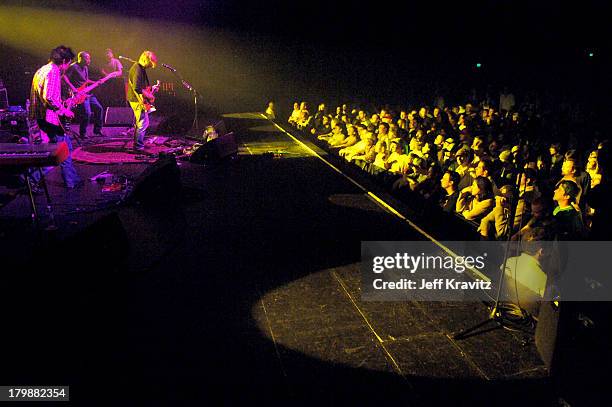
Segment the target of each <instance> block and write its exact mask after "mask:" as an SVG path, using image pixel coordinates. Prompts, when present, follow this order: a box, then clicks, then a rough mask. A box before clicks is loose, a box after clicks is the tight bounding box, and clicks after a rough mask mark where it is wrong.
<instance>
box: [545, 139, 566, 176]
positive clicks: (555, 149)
mask: <svg viewBox="0 0 612 407" xmlns="http://www.w3.org/2000/svg"><path fill="white" fill-rule="evenodd" d="M548 152H549V153H550V159H549V160H548V163H549V165H548V168H549V172H550V176H551V177H552V178H555V179H556V178H558V177H559V176H560V175H561V165H563V154H561V145H560V144H559V143H553V144H551V145H550V147H549V148H548Z"/></svg>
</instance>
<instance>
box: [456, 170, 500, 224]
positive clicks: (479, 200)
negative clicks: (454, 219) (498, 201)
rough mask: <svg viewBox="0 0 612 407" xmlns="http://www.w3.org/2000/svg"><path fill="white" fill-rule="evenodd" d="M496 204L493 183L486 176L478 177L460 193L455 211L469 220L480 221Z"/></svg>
mask: <svg viewBox="0 0 612 407" xmlns="http://www.w3.org/2000/svg"><path fill="white" fill-rule="evenodd" d="M494 204H495V200H494V195H493V184H491V181H489V179H487V178H485V177H477V178H476V179H475V180H474V183H473V184H472V185H470V186H469V187H466V188H464V189H463V190H462V191H461V192H460V193H459V197H458V198H457V205H456V207H455V212H457V213H458V214H460V215H462V216H463V217H464V218H465V219H467V220H474V221H478V220H480V219H482V218H483V217H484V216H485V215H487V214H488V213H489V211H490V210H491V209H492V208H493V205H494Z"/></svg>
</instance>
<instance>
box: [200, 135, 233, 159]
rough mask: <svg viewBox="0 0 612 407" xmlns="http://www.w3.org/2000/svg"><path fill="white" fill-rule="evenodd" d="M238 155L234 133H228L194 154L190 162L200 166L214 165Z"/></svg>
mask: <svg viewBox="0 0 612 407" xmlns="http://www.w3.org/2000/svg"><path fill="white" fill-rule="evenodd" d="M237 153H238V144H237V143H236V137H235V136H234V133H228V134H225V135H223V136H220V137H219V138H216V139H214V140H211V141H209V142H208V143H205V144H203V145H202V146H201V147H200V148H198V149H197V150H196V151H194V152H193V154H192V155H191V159H190V161H191V162H193V163H199V164H214V163H218V162H220V161H221V160H223V159H224V158H227V157H231V156H232V155H235V154H237Z"/></svg>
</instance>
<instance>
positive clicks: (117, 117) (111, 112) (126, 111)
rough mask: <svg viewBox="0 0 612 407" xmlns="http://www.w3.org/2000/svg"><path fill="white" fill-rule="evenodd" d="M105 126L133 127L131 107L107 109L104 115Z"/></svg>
mask: <svg viewBox="0 0 612 407" xmlns="http://www.w3.org/2000/svg"><path fill="white" fill-rule="evenodd" d="M104 125H105V126H124V127H129V126H133V125H134V112H133V111H132V108H131V107H107V108H106V114H105V115H104Z"/></svg>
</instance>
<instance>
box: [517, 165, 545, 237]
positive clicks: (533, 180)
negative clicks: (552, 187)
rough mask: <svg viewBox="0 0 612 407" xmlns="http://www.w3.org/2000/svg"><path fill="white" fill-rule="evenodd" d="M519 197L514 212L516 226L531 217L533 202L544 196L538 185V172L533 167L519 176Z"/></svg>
mask: <svg viewBox="0 0 612 407" xmlns="http://www.w3.org/2000/svg"><path fill="white" fill-rule="evenodd" d="M518 192H519V197H518V201H517V204H516V210H515V213H514V227H517V228H518V227H521V225H522V224H523V222H524V221H525V218H526V217H527V218H528V217H529V216H528V215H529V210H530V208H531V203H532V202H533V201H534V200H535V199H536V198H539V197H540V196H542V194H541V193H540V190H539V188H538V186H537V174H536V172H535V170H534V169H533V168H525V170H524V171H523V173H522V174H521V175H520V178H519V190H518Z"/></svg>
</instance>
